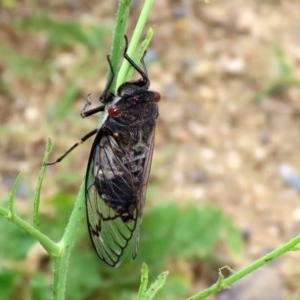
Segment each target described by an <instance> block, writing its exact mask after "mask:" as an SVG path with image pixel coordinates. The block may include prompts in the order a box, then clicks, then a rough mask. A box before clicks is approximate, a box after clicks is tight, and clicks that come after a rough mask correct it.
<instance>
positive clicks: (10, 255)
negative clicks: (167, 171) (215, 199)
mask: <svg viewBox="0 0 300 300" xmlns="http://www.w3.org/2000/svg"><path fill="white" fill-rule="evenodd" d="M73 199H74V196H72V195H70V194H57V195H55V196H54V197H53V198H51V199H48V201H50V202H51V203H52V205H54V207H55V210H56V213H55V216H53V217H50V216H48V215H44V216H41V220H42V221H41V229H42V231H43V232H45V233H46V234H47V235H49V236H50V237H51V238H55V239H58V238H59V236H61V234H62V232H63V230H64V226H65V225H66V220H67V218H68V215H69V213H70V210H71V209H72V201H73ZM0 228H2V229H1V232H2V234H1V236H0V245H1V247H0V282H1V283H0V285H1V294H0V296H1V299H15V298H14V297H15V296H16V294H15V293H16V292H15V290H16V288H18V295H24V294H27V295H30V298H31V299H45V295H46V294H49V286H50V284H51V265H50V264H49V262H48V260H45V258H44V257H42V256H41V257H37V258H36V259H37V260H38V261H39V263H38V265H37V266H38V269H37V270H36V271H35V272H33V273H32V274H31V275H30V278H27V277H28V276H29V275H28V274H27V273H26V272H25V271H24V268H21V269H20V268H16V267H15V264H14V263H12V262H13V261H19V262H20V263H21V262H23V264H25V266H26V263H30V261H28V257H27V256H28V252H30V251H31V248H32V247H33V246H34V244H35V241H34V240H33V239H32V238H31V237H30V236H28V235H27V234H25V233H23V232H22V231H20V230H19V229H18V228H17V227H16V226H15V225H13V224H10V223H9V222H8V221H6V220H4V219H0ZM3 228H5V230H3ZM78 240H79V241H78V242H77V246H76V247H75V248H74V251H73V254H72V257H71V262H70V269H69V271H68V272H69V276H68V286H67V299H72V300H82V299H94V298H95V299H119V300H120V299H124V300H125V299H135V298H136V294H137V291H138V286H139V282H140V268H141V265H142V262H145V263H146V264H147V265H148V266H149V269H150V274H151V276H150V279H151V280H153V278H155V277H156V276H157V275H158V274H160V273H161V272H162V271H165V270H167V269H169V268H170V267H171V266H172V265H170V262H171V261H172V262H175V261H177V260H178V261H180V260H185V261H187V262H189V261H190V262H193V263H197V262H199V263H200V262H201V261H203V260H205V261H208V262H211V263H216V261H217V260H218V259H217V257H216V249H217V247H218V246H220V243H224V245H226V247H227V248H228V249H229V250H230V251H231V252H232V253H233V254H238V253H239V252H240V250H241V239H240V234H239V232H238V230H237V229H236V228H235V227H234V225H233V223H232V221H231V219H230V218H228V217H227V216H226V215H224V214H223V213H222V212H221V211H220V210H219V209H218V208H216V207H213V206H199V205H198V204H196V203H195V202H191V203H189V204H187V205H185V206H182V207H179V206H178V205H176V204H175V203H172V202H164V203H162V204H160V205H156V206H154V207H151V208H148V209H146V211H145V214H144V217H143V222H142V228H141V238H140V249H139V255H138V258H137V259H136V261H134V262H131V261H125V262H124V263H123V264H122V265H121V266H120V267H119V268H118V269H117V270H116V269H111V268H108V267H107V266H106V265H104V264H102V263H101V262H100V261H99V260H98V259H97V257H96V255H95V253H94V250H93V249H92V247H91V244H90V241H89V238H88V235H87V230H86V228H85V224H83V226H82V228H81V230H80V231H79V232H78ZM224 250H225V249H224ZM24 261H25V262H24ZM26 261H27V262H26ZM175 265H176V264H175ZM25 269H26V268H25ZM24 277H25V278H27V280H28V282H29V283H28V284H27V285H21V286H20V280H21V281H23V280H24ZM16 278H19V280H16ZM191 286H192V282H191V280H190V277H189V276H188V274H185V273H182V271H179V270H176V268H175V269H174V267H173V268H172V270H171V272H170V275H169V277H168V279H167V282H166V284H165V285H164V287H163V288H162V290H160V291H159V292H158V295H157V299H174V297H175V296H176V297H178V296H183V295H186V294H187V293H188V291H190V289H191ZM12 293H13V295H14V297H11V295H12ZM100 295H101V297H100Z"/></svg>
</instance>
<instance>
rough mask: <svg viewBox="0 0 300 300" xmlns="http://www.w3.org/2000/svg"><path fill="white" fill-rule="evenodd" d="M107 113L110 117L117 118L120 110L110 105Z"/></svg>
mask: <svg viewBox="0 0 300 300" xmlns="http://www.w3.org/2000/svg"><path fill="white" fill-rule="evenodd" d="M107 111H108V114H109V115H110V116H111V117H118V116H119V115H120V114H121V112H122V110H121V109H120V108H119V107H118V106H116V105H114V104H113V105H110V106H109V108H108V110H107Z"/></svg>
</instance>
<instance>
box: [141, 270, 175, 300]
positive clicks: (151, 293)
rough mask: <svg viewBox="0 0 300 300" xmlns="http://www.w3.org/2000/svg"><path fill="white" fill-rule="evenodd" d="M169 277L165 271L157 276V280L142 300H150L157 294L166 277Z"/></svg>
mask: <svg viewBox="0 0 300 300" xmlns="http://www.w3.org/2000/svg"><path fill="white" fill-rule="evenodd" d="M168 275H169V272H168V271H165V272H163V273H161V274H160V275H158V276H157V279H156V280H155V281H154V282H153V283H152V284H151V285H150V287H149V289H148V290H147V291H146V293H145V295H144V298H143V299H144V300H151V299H153V297H154V296H155V294H156V293H157V292H158V290H159V289H161V288H162V287H163V286H164V285H165V282H166V280H167V276H168Z"/></svg>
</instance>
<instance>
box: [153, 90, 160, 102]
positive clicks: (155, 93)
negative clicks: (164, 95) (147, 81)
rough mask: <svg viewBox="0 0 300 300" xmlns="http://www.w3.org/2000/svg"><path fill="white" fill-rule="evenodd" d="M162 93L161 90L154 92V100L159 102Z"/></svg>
mask: <svg viewBox="0 0 300 300" xmlns="http://www.w3.org/2000/svg"><path fill="white" fill-rule="evenodd" d="M160 98H161V97H160V93H159V92H154V101H155V102H158V101H159V100H160Z"/></svg>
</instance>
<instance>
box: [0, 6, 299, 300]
mask: <svg viewBox="0 0 300 300" xmlns="http://www.w3.org/2000/svg"><path fill="white" fill-rule="evenodd" d="M113 2H116V1H109V2H106V1H99V2H98V3H97V2H96V1H95V3H93V4H92V2H91V3H90V4H86V3H85V1H82V3H81V2H80V1H78V2H76V4H70V3H69V2H68V1H66V2H65V3H64V4H61V5H59V4H52V5H51V4H49V7H48V9H49V11H50V12H51V14H53V15H54V16H56V17H57V18H58V19H62V20H64V19H76V20H82V21H84V22H94V23H97V22H102V21H103V22H108V23H109V22H111V24H113V17H114V15H115V9H116V5H115V3H114V5H113V4H112V3H113ZM135 3H138V1H135ZM138 7H139V5H137V4H136V5H135V6H134V7H133V12H132V19H131V20H130V21H131V24H129V29H128V32H129V34H130V32H131V31H130V28H132V27H133V24H134V21H135V20H136V17H137V15H138V12H139V10H138ZM17 10H18V11H14V12H9V11H8V12H6V13H4V12H1V13H0V14H1V17H2V21H1V24H2V25H3V26H1V27H2V28H1V29H0V39H1V40H2V41H3V42H4V43H5V42H8V43H10V44H11V45H14V46H15V47H16V49H17V48H18V49H19V51H20V53H25V54H27V55H30V54H31V55H32V54H35V53H36V55H37V56H41V55H47V53H46V51H45V49H43V36H42V34H38V36H35V35H34V34H33V33H31V34H30V35H29V36H24V35H23V36H22V35H20V33H18V31H17V29H13V28H12V27H11V26H10V16H13V18H14V19H17V18H25V17H26V16H27V15H28V14H30V11H31V8H30V5H29V4H28V5H24V7H23V8H22V9H20V8H18V9H17ZM149 25H150V26H152V27H153V28H154V31H155V34H154V38H153V40H152V42H151V47H150V49H149V51H148V52H149V53H150V54H151V55H152V56H153V57H154V58H153V60H154V62H153V63H152V62H149V64H148V69H149V70H148V71H149V76H150V78H151V89H153V90H158V91H160V93H161V94H162V101H161V102H160V103H159V107H160V117H159V120H158V125H157V132H156V148H155V154H154V167H153V170H152V174H151V176H152V180H155V179H157V178H158V179H163V184H162V185H161V187H160V192H159V194H161V195H166V196H165V197H164V198H167V199H173V200H174V201H178V202H184V201H189V200H190V201H199V202H201V203H202V202H207V203H214V204H216V205H218V206H219V207H221V208H222V210H224V211H225V212H226V213H227V214H228V215H230V216H232V218H233V219H234V221H235V223H236V225H237V226H238V227H239V228H240V229H241V231H242V232H244V235H245V236H247V241H246V242H245V247H244V254H243V257H242V258H240V259H239V260H238V259H237V260H236V261H235V262H234V264H235V268H236V269H238V268H240V267H242V266H244V265H246V264H247V263H249V262H251V261H253V260H255V259H257V258H259V257H260V256H262V255H263V254H264V253H266V252H267V251H270V250H272V249H274V248H276V247H278V246H280V245H281V244H283V243H284V242H286V241H288V240H289V239H291V238H292V237H294V236H295V235H297V234H298V233H299V230H300V203H299V200H300V199H299V191H297V187H293V186H291V185H288V184H286V183H284V180H283V177H282V174H281V173H280V170H281V169H282V167H283V166H284V165H289V166H290V167H291V168H293V169H295V170H296V171H297V170H298V172H299V173H300V155H299V149H300V85H299V82H300V38H299V37H300V4H299V3H298V1H289V0H286V1H258V0H248V1H241V0H232V1H212V2H211V3H210V4H205V3H204V2H202V1H196V0H194V1H156V2H155V3H154V7H153V10H152V14H151V16H150V20H149ZM109 42H110V37H108V38H107V43H106V46H105V47H106V49H107V51H106V52H103V53H101V55H103V61H105V59H104V55H105V54H106V53H107V52H108V51H109V47H110V46H109ZM149 53H148V54H149ZM80 54H81V53H80V51H77V52H75V53H73V55H75V57H76V55H78V57H80ZM63 55H67V54H66V53H58V54H57V57H56V59H57V60H58V61H59V59H61V60H63V59H64V58H65V59H67V58H66V56H63ZM71 63H72V62H71ZM280 64H281V66H283V65H284V66H289V67H290V70H291V72H290V75H286V76H285V75H284V71H283V69H282V68H281V69H280ZM97 66H98V65H97V64H96V63H95V68H97ZM0 71H1V73H2V78H3V79H2V80H3V81H5V82H6V83H8V84H7V87H8V88H9V90H8V91H6V92H5V93H4V92H3V90H2V91H1V95H0V118H1V124H5V128H6V131H4V130H3V131H1V141H0V146H1V150H0V153H1V156H0V162H1V164H0V168H1V176H2V177H3V178H2V179H3V182H4V181H5V180H4V178H7V176H8V175H7V174H16V172H17V171H18V170H20V169H23V170H24V171H25V172H27V173H28V174H29V175H28V176H29V177H32V179H33V180H36V178H37V175H36V174H37V172H38V169H39V166H40V163H41V157H42V153H43V149H44V148H43V147H44V145H45V142H46V140H47V137H48V136H49V132H47V130H49V127H51V124H45V122H46V120H45V118H44V117H43V116H44V115H45V114H46V109H47V108H49V106H48V105H44V104H45V103H53V102H54V103H55V101H56V99H59V95H60V96H61V93H62V90H63V88H64V86H65V84H67V83H66V79H65V78H64V76H67V75H66V73H67V68H65V69H64V66H62V67H61V70H58V71H57V74H55V75H54V76H52V78H49V79H48V80H41V81H38V82H37V83H36V84H34V85H30V86H29V85H28V84H26V82H24V81H22V80H17V79H16V80H15V79H14V75H13V72H12V71H11V70H7V69H6V61H5V57H2V58H0ZM101 72H102V71H101ZM77 77H78V78H80V76H78V75H77ZM104 85H105V69H103V76H102V79H101V81H100V82H99V77H98V78H94V79H93V80H91V79H90V78H88V79H85V78H80V79H78V86H79V87H80V93H81V95H82V97H81V98H79V97H78V101H76V104H75V105H74V106H73V107H72V109H74V115H75V113H77V112H79V111H80V107H81V106H82V101H83V100H82V99H84V95H87V94H88V93H90V92H92V93H97V92H100V91H101V90H102V89H103V87H104ZM274 87H277V90H275V88H274ZM271 88H273V92H272V91H270V89H271ZM60 122H61V123H62V124H60V125H57V124H55V126H56V129H55V131H52V134H53V132H56V135H55V136H54V137H53V141H54V143H55V145H57V146H58V145H59V149H65V148H67V147H68V146H69V145H71V144H72V143H73V141H75V140H76V139H77V138H78V136H80V135H82V134H83V133H85V132H87V131H88V130H89V128H92V126H94V125H93V124H95V123H94V122H95V120H92V121H85V120H84V121H81V119H80V117H78V119H76V118H75V117H74V118H73V119H72V122H71V120H70V119H69V120H66V121H65V123H64V120H60ZM74 122H76V123H74ZM77 126H78V128H77ZM25 128H27V129H26V130H25ZM66 130H67V132H66ZM24 132H25V133H26V132H27V134H25V133H24ZM28 132H30V134H28ZM82 148H83V149H80V150H78V151H77V154H76V155H74V156H73V157H70V158H69V159H70V161H71V163H69V165H70V166H71V168H74V170H77V171H78V170H82V172H84V170H85V164H86V160H85V157H87V155H88V150H89V148H88V145H84V146H82ZM62 151H63V150H62ZM55 153H56V154H58V153H59V151H58V150H57V151H55ZM79 157H81V158H80V159H78V158H79ZM58 170H59V167H55V168H54V171H52V173H51V174H52V176H54V175H55V172H58ZM78 182H80V178H78V181H76V182H75V183H72V184H73V185H71V187H70V189H71V188H72V189H73V190H76V185H77V184H78ZM53 189H55V188H54V187H52V188H51V187H49V193H50V191H53ZM1 190H2V191H1V194H5V192H7V189H5V184H4V183H2V186H1ZM298 190H300V188H299V189H298ZM153 201H158V202H159V201H161V200H160V199H154V200H153ZM299 259H300V254H299V253H298V252H293V253H288V254H286V255H284V256H283V257H282V258H280V260H279V261H278V263H277V264H276V266H275V267H274V268H276V270H277V271H278V272H279V274H280V276H282V280H283V292H284V295H285V298H284V299H291V298H292V296H295V295H298V296H299V284H298V282H297V278H298V277H299V273H300V264H299Z"/></svg>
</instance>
